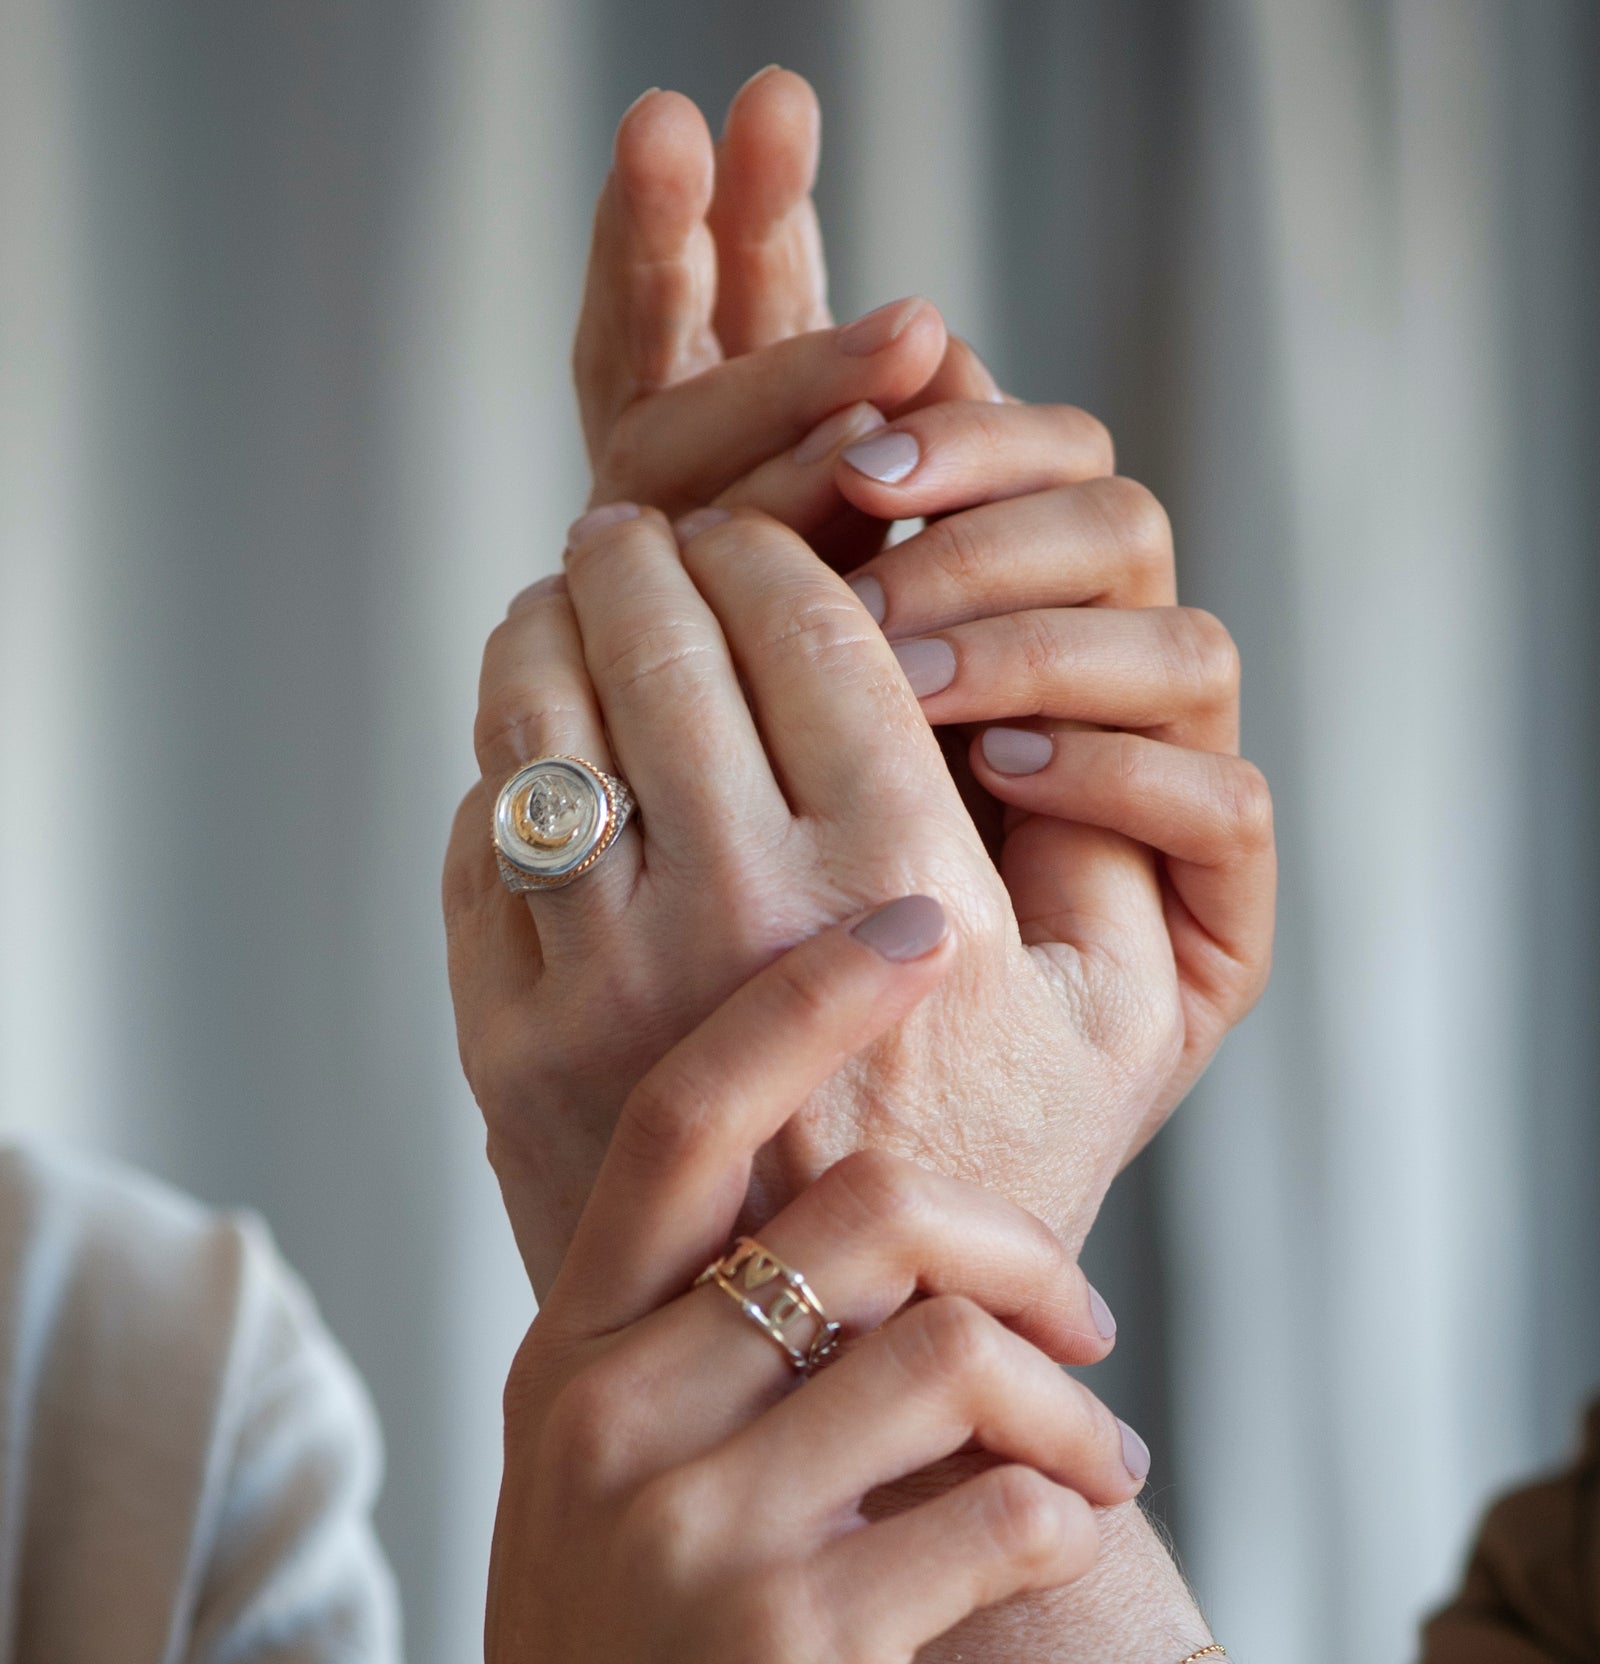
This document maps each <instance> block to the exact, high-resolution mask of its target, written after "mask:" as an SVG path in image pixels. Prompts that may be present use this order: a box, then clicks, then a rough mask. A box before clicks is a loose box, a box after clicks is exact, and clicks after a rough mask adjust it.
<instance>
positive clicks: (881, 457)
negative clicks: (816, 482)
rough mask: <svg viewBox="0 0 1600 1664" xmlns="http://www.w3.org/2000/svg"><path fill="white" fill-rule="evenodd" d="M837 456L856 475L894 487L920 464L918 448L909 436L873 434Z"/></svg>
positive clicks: (846, 448) (920, 451)
mask: <svg viewBox="0 0 1600 1664" xmlns="http://www.w3.org/2000/svg"><path fill="white" fill-rule="evenodd" d="M839 454H840V456H842V457H843V458H844V460H845V461H846V462H848V463H849V464H850V466H851V467H852V468H854V469H855V471H856V472H857V473H858V474H865V475H866V476H867V478H868V479H869V480H877V481H878V482H879V483H880V484H881V485H898V484H899V483H900V482H901V480H903V479H904V478H905V477H906V475H907V474H909V473H910V472H911V470H912V469H913V468H915V467H916V465H917V464H918V463H919V462H921V461H922V447H921V446H920V445H919V444H918V443H917V441H916V439H915V438H914V437H913V436H912V435H911V434H909V433H874V434H871V435H869V436H868V437H867V438H865V439H858V440H857V441H856V442H855V444H853V445H846V446H845V448H844V449H843V450H842V451H841V452H840V453H839Z"/></svg>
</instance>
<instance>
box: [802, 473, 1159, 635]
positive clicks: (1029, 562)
mask: <svg viewBox="0 0 1600 1664" xmlns="http://www.w3.org/2000/svg"><path fill="white" fill-rule="evenodd" d="M976 494H978V493H977V492H976V490H975V495H976ZM789 523H791V524H792V522H789ZM850 583H851V587H852V588H853V589H855V591H856V593H857V594H858V595H860V596H861V598H862V602H863V604H864V605H865V606H866V607H867V610H868V611H869V612H871V613H872V614H873V616H874V617H875V618H877V619H878V621H879V622H880V623H881V624H882V625H883V628H884V630H885V632H886V633H887V634H888V635H889V636H890V637H891V638H893V637H897V636H908V635H920V634H922V633H924V632H925V631H928V630H937V629H943V628H944V627H945V626H946V625H948V624H961V623H965V622H966V621H967V620H968V619H973V618H992V617H994V616H996V615H997V614H1000V613H1008V612H1023V611H1028V610H1032V609H1035V608H1039V607H1076V606H1103V607H1169V606H1172V605H1173V604H1174V603H1175V602H1176V600H1177V594H1178V592H1177V579H1176V575H1175V567H1174V563H1173V549H1172V527H1171V523H1170V522H1169V521H1168V519H1167V516H1166V513H1165V511H1164V510H1163V509H1162V507H1161V505H1160V503H1158V502H1157V501H1156V499H1155V497H1154V496H1152V495H1151V493H1150V492H1149V491H1148V490H1146V488H1145V487H1144V486H1142V485H1139V484H1137V483H1136V482H1135V481H1133V480H1129V479H1124V478H1122V477H1121V476H1120V475H1112V476H1111V477H1109V478H1105V479H1094V480H1087V481H1085V482H1084V483H1083V484H1081V485H1073V486H1065V487H1056V488H1055V489H1052V490H1049V491H1041V492H1036V493H1033V494H1030V495H1028V496H1022V497H1012V498H1010V499H1009V500H1008V501H1004V502H997V503H988V502H984V503H983V504H981V505H980V506H979V507H976V508H971V509H968V510H966V511H964V512H962V513H957V514H948V515H945V516H944V517H943V518H942V519H938V520H935V521H933V522H932V523H931V524H930V525H928V526H927V527H926V528H925V529H924V530H922V531H920V532H918V533H917V535H916V536H915V537H910V538H907V539H906V540H905V542H903V543H897V544H895V545H893V546H892V547H890V548H887V549H885V550H883V552H882V553H881V554H878V555H877V556H875V557H874V558H873V559H872V560H870V561H868V562H866V563H865V564H864V565H862V566H861V567H859V568H857V569H856V570H855V571H854V572H852V573H851V575H850Z"/></svg>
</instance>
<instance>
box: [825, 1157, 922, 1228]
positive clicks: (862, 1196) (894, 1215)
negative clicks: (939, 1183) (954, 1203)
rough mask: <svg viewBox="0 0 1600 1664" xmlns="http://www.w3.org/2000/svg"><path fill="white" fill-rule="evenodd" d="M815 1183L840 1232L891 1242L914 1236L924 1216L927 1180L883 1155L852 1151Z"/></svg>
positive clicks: (904, 1163) (915, 1169) (906, 1163)
mask: <svg viewBox="0 0 1600 1664" xmlns="http://www.w3.org/2000/svg"><path fill="white" fill-rule="evenodd" d="M819 1182H820V1183H822V1184H824V1185H826V1186H827V1187H828V1202H829V1205H830V1208H831V1210H832V1211H833V1213H834V1214H835V1215H836V1216H838V1220H839V1223H840V1224H841V1225H842V1227H843V1228H844V1229H850V1228H855V1229H858V1230H861V1231H863V1232H870V1233H873V1234H880V1233H881V1234H883V1235H887V1236H890V1237H900V1238H903V1237H906V1236H909V1235H912V1234H914V1233H915V1232H916V1231H917V1229H918V1228H919V1226H921V1225H922V1223H923V1222H924V1220H925V1219H926V1217H927V1214H928V1211H929V1201H930V1198H929V1194H928V1191H929V1176H928V1174H927V1173H926V1172H925V1171H924V1170H923V1169H922V1168H920V1167H918V1166H917V1165H916V1164H915V1163H914V1162H910V1161H906V1160H904V1159H903V1158H902V1157H899V1156H892V1155H890V1154H888V1153H887V1151H884V1150H878V1149H866V1150H856V1151H854V1152H853V1153H852V1154H850V1155H847V1156H846V1157H844V1159H843V1160H842V1161H838V1162H835V1163H834V1165H833V1166H832V1167H830V1168H829V1169H828V1171H827V1172H826V1173H825V1174H824V1175H823V1176H822V1179H821V1180H820V1181H819Z"/></svg>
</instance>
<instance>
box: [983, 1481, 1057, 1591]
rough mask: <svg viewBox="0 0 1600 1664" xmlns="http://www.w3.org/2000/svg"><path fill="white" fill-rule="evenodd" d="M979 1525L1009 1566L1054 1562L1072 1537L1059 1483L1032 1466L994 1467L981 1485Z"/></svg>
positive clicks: (1040, 1567) (1034, 1567)
mask: <svg viewBox="0 0 1600 1664" xmlns="http://www.w3.org/2000/svg"><path fill="white" fill-rule="evenodd" d="M982 1523H983V1530H984V1532H985V1534H986V1535H987V1536H988V1538H989V1540H990V1541H991V1542H993V1543H994V1545H995V1547H996V1548H997V1549H998V1551H999V1552H1000V1554H1001V1556H1002V1557H1003V1558H1004V1559H1005V1560H1007V1561H1009V1562H1011V1563H1012V1564H1018V1565H1022V1566H1024V1567H1027V1568H1030V1569H1039V1570H1042V1569H1043V1568H1044V1567H1046V1566H1051V1565H1054V1564H1055V1562H1056V1561H1057V1560H1058V1559H1060V1558H1061V1556H1062V1554H1063V1552H1064V1550H1066V1549H1067V1548H1068V1547H1069V1546H1070V1544H1071V1539H1072V1538H1073V1537H1074V1536H1075V1532H1074V1531H1073V1529H1072V1526H1071V1523H1070V1522H1069V1519H1068V1515H1067V1510H1066V1509H1065V1508H1064V1507H1063V1506H1062V1495H1061V1491H1060V1489H1059V1487H1057V1486H1055V1485H1053V1484H1051V1482H1050V1481H1049V1480H1048V1479H1046V1478H1045V1477H1044V1475H1043V1474H1041V1473H1039V1472H1037V1471H1036V1470H1035V1469H1033V1468H1025V1467H1004V1468H996V1469H995V1470H994V1471H993V1472H991V1473H990V1474H989V1475H988V1476H987V1477H986V1479H985V1481H984V1483H983V1490H982Z"/></svg>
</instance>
